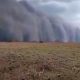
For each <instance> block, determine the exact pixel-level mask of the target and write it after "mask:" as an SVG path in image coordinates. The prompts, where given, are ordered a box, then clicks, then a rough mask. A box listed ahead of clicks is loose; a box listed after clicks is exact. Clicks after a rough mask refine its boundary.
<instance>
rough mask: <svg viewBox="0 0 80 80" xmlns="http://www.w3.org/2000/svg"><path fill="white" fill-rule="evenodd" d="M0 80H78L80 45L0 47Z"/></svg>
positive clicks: (42, 44)
mask: <svg viewBox="0 0 80 80" xmlns="http://www.w3.org/2000/svg"><path fill="white" fill-rule="evenodd" d="M0 80H80V44H73V43H57V42H56V43H17V42H15V43H0Z"/></svg>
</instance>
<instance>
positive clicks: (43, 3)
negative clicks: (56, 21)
mask: <svg viewBox="0 0 80 80" xmlns="http://www.w3.org/2000/svg"><path fill="white" fill-rule="evenodd" d="M33 1H35V0H33ZM35 2H36V6H38V7H39V8H40V9H41V10H43V11H45V12H46V13H48V14H51V15H57V16H61V17H63V18H65V19H67V20H73V21H77V20H78V21H79V20H80V16H79V15H80V0H36V1H35Z"/></svg>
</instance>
